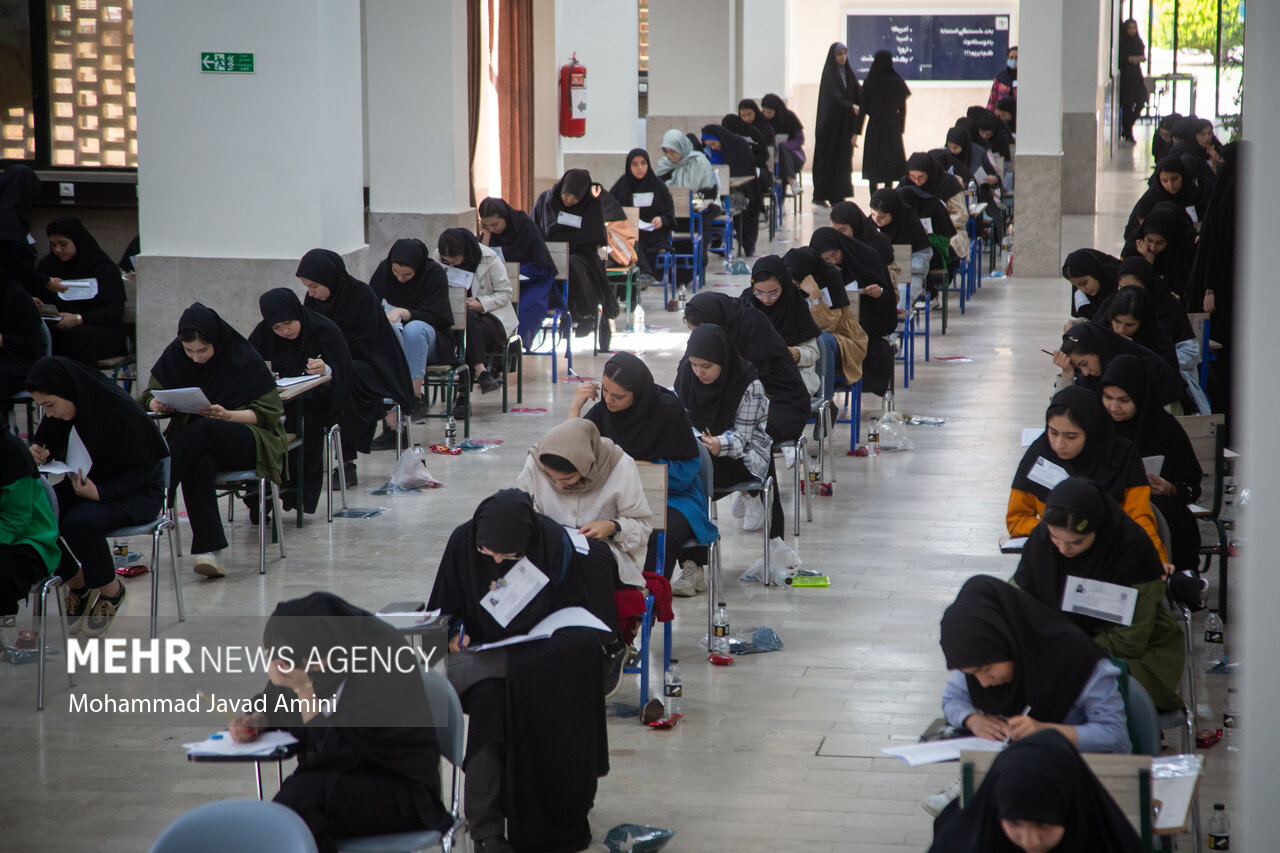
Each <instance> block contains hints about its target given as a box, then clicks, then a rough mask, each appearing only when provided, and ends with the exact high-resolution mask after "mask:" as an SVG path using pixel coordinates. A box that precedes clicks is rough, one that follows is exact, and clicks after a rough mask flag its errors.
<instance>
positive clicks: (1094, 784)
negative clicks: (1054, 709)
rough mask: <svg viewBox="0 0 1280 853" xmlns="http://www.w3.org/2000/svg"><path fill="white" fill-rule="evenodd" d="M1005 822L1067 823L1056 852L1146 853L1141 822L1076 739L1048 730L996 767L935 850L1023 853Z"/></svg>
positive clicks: (1009, 751)
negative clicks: (1137, 827) (1123, 806)
mask: <svg viewBox="0 0 1280 853" xmlns="http://www.w3.org/2000/svg"><path fill="white" fill-rule="evenodd" d="M1002 820H1021V821H1029V822H1032V823H1046V824H1053V825H1054V826H1061V827H1063V828H1064V830H1065V832H1064V833H1063V835H1062V840H1061V841H1060V842H1058V845H1057V846H1056V847H1054V848H1053V849H1054V853H1141V851H1142V850H1143V849H1144V848H1143V846H1142V841H1141V839H1139V838H1138V834H1137V832H1135V831H1134V829H1133V824H1131V823H1129V819H1128V818H1126V817H1125V816H1124V812H1122V811H1121V810H1120V808H1119V806H1117V805H1116V801H1115V800H1114V799H1112V797H1111V794H1110V793H1109V792H1108V791H1107V789H1106V788H1105V787H1104V786H1103V785H1102V783H1101V782H1099V781H1098V779H1097V777H1096V776H1094V775H1093V771H1091V770H1090V769H1089V765H1088V764H1086V763H1085V762H1084V760H1083V759H1082V758H1081V757H1080V753H1079V752H1077V751H1076V748H1075V747H1074V746H1072V745H1071V742H1070V741H1069V740H1067V738H1066V737H1065V736H1064V735H1063V734H1062V733H1061V732H1058V731H1053V730H1046V731H1040V732H1036V733H1035V734H1033V735H1030V736H1028V737H1025V738H1022V739H1021V740H1018V741H1015V742H1013V743H1011V744H1009V746H1008V747H1007V748H1006V749H1005V750H1004V751H1003V752H1002V753H1000V754H999V755H998V756H996V760H995V761H994V762H993V763H992V765H991V769H990V770H989V771H988V772H987V776H986V778H985V779H983V781H982V785H981V787H979V788H978V790H977V792H976V793H975V794H974V797H973V800H972V801H970V802H969V804H968V805H966V806H965V807H964V808H963V809H961V810H960V811H959V812H957V813H956V814H955V816H954V817H953V818H952V819H951V820H950V821H948V822H947V823H946V824H944V825H943V826H942V828H941V830H940V831H939V833H938V835H937V836H936V838H935V839H934V842H933V846H932V847H930V848H929V853H1021V851H1022V848H1021V847H1018V846H1017V845H1016V844H1014V843H1013V842H1012V841H1010V840H1009V837H1008V836H1007V835H1006V834H1005V832H1004V828H1003V827H1002V826H1001V821H1002Z"/></svg>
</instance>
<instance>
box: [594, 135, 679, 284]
mask: <svg viewBox="0 0 1280 853" xmlns="http://www.w3.org/2000/svg"><path fill="white" fill-rule="evenodd" d="M609 194H610V195H612V196H613V197H614V198H615V199H617V201H618V204H620V205H622V206H623V207H637V208H639V210H640V222H641V224H644V223H648V224H649V227H650V229H651V230H647V231H646V230H643V229H642V230H641V231H640V234H639V236H638V239H637V241H636V256H637V257H636V262H637V263H638V264H639V265H640V272H641V276H642V281H644V279H643V277H644V276H647V277H648V282H647V283H652V282H654V281H656V280H657V278H658V273H657V267H656V265H655V259H656V257H657V254H658V253H659V252H660V251H662V250H664V249H666V248H667V246H668V244H669V243H670V242H671V231H672V229H673V228H675V224H676V209H675V203H674V202H673V201H672V200H671V191H670V190H668V189H667V185H666V184H664V183H663V182H662V180H661V179H660V178H659V177H658V176H657V175H656V174H655V173H654V172H653V169H652V167H651V166H650V165H649V152H648V151H645V150H644V149H643V148H633V149H632V150H631V151H630V152H628V153H627V161H626V166H625V167H624V171H623V173H622V177H620V178H618V180H617V181H615V182H614V184H613V187H612V188H610V190H609Z"/></svg>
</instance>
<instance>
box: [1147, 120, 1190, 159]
mask: <svg viewBox="0 0 1280 853" xmlns="http://www.w3.org/2000/svg"><path fill="white" fill-rule="evenodd" d="M1180 121H1182V113H1169V114H1168V115H1167V116H1163V117H1161V119H1160V123H1159V124H1158V125H1157V126H1156V129H1157V130H1167V131H1169V133H1170V134H1172V133H1173V126H1174V125H1175V124H1177V123H1178V122H1180ZM1172 147H1173V139H1172V138H1170V139H1167V140H1166V139H1165V138H1164V137H1163V136H1161V135H1160V134H1159V133H1153V134H1151V159H1152V160H1159V159H1160V158H1161V157H1163V156H1164V155H1166V154H1168V153H1169V149H1170V148H1172Z"/></svg>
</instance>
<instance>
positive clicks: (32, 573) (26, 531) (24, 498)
mask: <svg viewBox="0 0 1280 853" xmlns="http://www.w3.org/2000/svg"><path fill="white" fill-rule="evenodd" d="M23 298H24V299H26V300H27V302H28V303H30V302H31V299H30V297H27V296H25V295H24V296H23ZM31 457H32V454H31V453H30V452H29V451H28V449H27V446H26V444H25V443H24V442H23V441H22V439H20V438H18V437H17V436H16V435H14V434H13V433H12V432H10V431H9V430H7V429H0V618H3V617H6V616H14V615H15V614H17V612H18V605H19V604H20V603H21V602H23V601H25V600H26V598H27V593H28V592H30V590H31V587H32V585H33V584H34V583H36V581H39V580H41V579H43V578H47V577H48V576H49V575H51V574H53V572H54V571H55V570H56V569H57V568H58V564H59V562H60V561H61V560H62V554H61V553H60V549H59V548H58V519H57V517H56V516H55V515H54V513H53V508H52V507H51V506H49V499H48V497H47V496H46V495H45V493H44V485H43V484H42V483H41V482H40V473H39V472H38V471H37V470H36V463H35V461H34V460H33V459H32V458H31ZM3 645H4V642H3V640H0V647H3Z"/></svg>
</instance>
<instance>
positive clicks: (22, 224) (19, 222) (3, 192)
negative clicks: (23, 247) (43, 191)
mask: <svg viewBox="0 0 1280 853" xmlns="http://www.w3.org/2000/svg"><path fill="white" fill-rule="evenodd" d="M40 183H41V181H40V178H39V177H38V176H37V175H36V173H35V171H34V170H32V168H31V167H30V166H23V165H15V166H10V167H9V168H7V169H5V170H4V171H3V172H0V239H6V240H12V239H21V240H22V241H23V242H24V243H25V242H26V240H27V235H28V234H30V233H31V212H32V208H33V206H34V205H35V200H36V193H38V192H40Z"/></svg>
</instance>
